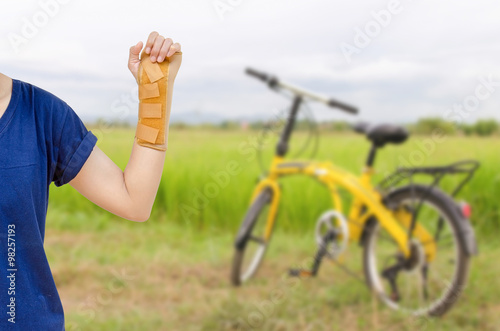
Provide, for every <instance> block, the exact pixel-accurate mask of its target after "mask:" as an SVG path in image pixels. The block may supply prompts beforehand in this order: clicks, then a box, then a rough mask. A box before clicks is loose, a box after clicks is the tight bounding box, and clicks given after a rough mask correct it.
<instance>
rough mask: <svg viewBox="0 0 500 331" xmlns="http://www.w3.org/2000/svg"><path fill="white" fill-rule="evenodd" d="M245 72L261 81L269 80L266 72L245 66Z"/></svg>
mask: <svg viewBox="0 0 500 331" xmlns="http://www.w3.org/2000/svg"><path fill="white" fill-rule="evenodd" d="M245 72H246V73H247V74H248V75H250V76H253V77H255V78H258V79H260V80H261V81H263V82H267V81H268V80H269V76H268V75H267V74H265V73H262V72H259V71H257V70H254V69H252V68H247V69H246V70H245Z"/></svg>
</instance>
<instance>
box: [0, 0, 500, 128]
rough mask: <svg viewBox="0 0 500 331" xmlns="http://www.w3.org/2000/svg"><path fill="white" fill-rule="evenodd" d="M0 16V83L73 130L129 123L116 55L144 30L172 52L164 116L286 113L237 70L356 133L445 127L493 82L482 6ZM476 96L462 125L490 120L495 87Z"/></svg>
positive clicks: (490, 13)
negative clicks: (77, 124)
mask: <svg viewBox="0 0 500 331" xmlns="http://www.w3.org/2000/svg"><path fill="white" fill-rule="evenodd" d="M2 5H3V8H2V10H1V11H0V28H1V36H0V72H2V73H4V74H7V75H9V76H11V77H13V78H16V79H20V80H24V81H27V82H30V83H32V84H35V85H37V86H39V87H41V88H44V89H46V90H48V91H50V92H52V93H54V94H55V95H57V96H59V97H60V98H62V99H63V100H65V101H66V102H67V103H68V104H70V106H72V108H73V109H74V110H75V111H76V112H77V113H78V114H79V115H80V117H81V118H82V119H84V120H85V119H89V118H93V117H95V116H104V117H110V116H116V117H121V116H124V115H123V114H124V113H126V110H127V109H129V110H130V111H129V112H128V116H137V115H136V112H137V108H136V106H135V104H134V103H132V104H130V105H128V104H127V100H129V99H130V98H131V97H132V96H134V97H135V93H134V86H135V81H134V79H133V77H132V75H131V74H130V72H129V71H128V69H127V59H128V49H129V47H130V46H131V45H133V44H135V43H136V42H138V41H139V40H143V41H144V40H145V39H146V37H147V36H148V34H149V32H150V31H152V30H157V31H159V32H160V33H161V34H163V35H165V36H169V37H171V38H173V39H174V41H177V42H179V43H181V44H182V48H183V64H182V67H181V69H180V72H179V74H178V76H177V80H176V90H175V95H174V108H173V111H174V113H176V114H183V113H190V112H193V111H196V112H198V113H199V114H214V115H219V116H224V117H230V118H238V117H250V116H254V115H261V114H262V115H264V114H266V113H270V112H271V111H272V110H273V109H275V108H276V107H283V106H285V105H286V104H287V101H286V99H283V98H282V97H281V96H280V95H278V94H275V93H273V92H271V91H270V90H268V89H267V88H266V87H265V86H264V85H263V84H261V83H260V82H258V81H256V80H254V79H251V78H250V77H248V76H246V75H244V74H243V71H244V68H245V67H247V66H251V67H254V68H257V69H260V70H262V71H265V72H270V73H273V74H275V75H277V76H278V77H280V78H282V79H284V80H287V81H290V82H292V83H294V84H296V85H300V86H303V87H306V88H308V89H310V90H314V91H318V92H321V93H323V94H326V95H330V96H332V97H335V98H337V99H339V100H343V101H345V102H348V103H351V104H354V105H356V106H359V107H360V109H361V115H359V118H360V119H365V120H373V121H379V122H381V121H396V122H406V121H411V120H414V119H416V118H418V117H421V116H439V117H444V116H445V114H446V111H447V110H449V109H452V107H453V105H455V104H458V105H463V103H464V100H465V99H466V98H468V97H469V101H470V97H472V98H473V97H474V95H475V93H476V88H477V86H478V84H480V79H481V78H482V77H483V79H485V80H487V79H488V77H490V78H489V79H491V80H493V81H494V82H500V66H499V58H500V43H499V38H500V19H499V18H500V2H498V1H494V0H476V1H470V0H443V1H427V0H413V1H411V0H401V1H397V0H391V1H387V0H363V1H362V0H352V1H332V0H309V1H293V0H286V1H285V0H272V1H270V0H217V1H214V0H190V1H186V0H185V1H180V0H178V1H168V0H163V1H137V0H135V1H131V0H121V1H113V2H111V1H102V0H101V1H95V0H85V1H83V0H41V1H31V0H25V1H18V0H3V1H2ZM381 11H382V12H381ZM374 12H375V13H379V14H377V15H374V14H373V13H374ZM387 13H390V16H388V15H387ZM377 16H378V21H379V22H377ZM33 27H35V29H33ZM367 29H368V31H367ZM359 31H362V32H361V33H362V34H363V35H365V34H366V33H367V32H368V35H366V36H360V32H359ZM370 35H371V36H370ZM361 42H364V44H366V45H363V44H360V43H361ZM354 47H356V49H354ZM342 48H344V49H349V50H350V51H351V52H352V53H351V56H349V57H346V56H345V54H344V53H343V51H342ZM353 50H355V52H354V51H353ZM490 85H491V84H490ZM493 85H494V84H493ZM489 88H490V92H491V93H489V96H488V97H482V98H481V99H483V100H480V102H479V104H478V105H477V107H476V106H475V108H474V110H473V111H470V112H469V113H468V114H470V116H466V117H467V120H475V119H476V118H478V117H495V118H497V119H500V86H496V87H495V86H493V87H492V86H489ZM497 90H498V91H497ZM484 91H486V90H484V88H483V91H482V92H484ZM484 94H485V93H483V96H484ZM313 109H314V110H315V114H316V116H317V117H320V118H328V119H334V118H337V119H348V118H349V116H345V115H342V114H341V113H340V112H334V111H331V110H330V109H329V108H326V107H325V106H322V105H316V106H314V107H313ZM464 117H465V116H464Z"/></svg>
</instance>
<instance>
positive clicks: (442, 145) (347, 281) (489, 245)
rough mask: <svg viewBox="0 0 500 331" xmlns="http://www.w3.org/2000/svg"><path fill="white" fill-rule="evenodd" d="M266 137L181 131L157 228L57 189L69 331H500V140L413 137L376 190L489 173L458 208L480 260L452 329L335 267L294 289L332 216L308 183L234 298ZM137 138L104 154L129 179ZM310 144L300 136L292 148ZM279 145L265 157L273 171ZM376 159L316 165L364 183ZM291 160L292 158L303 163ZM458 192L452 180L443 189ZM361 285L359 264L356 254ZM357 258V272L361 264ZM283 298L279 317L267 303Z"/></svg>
mask: <svg viewBox="0 0 500 331" xmlns="http://www.w3.org/2000/svg"><path fill="white" fill-rule="evenodd" d="M259 135H261V133H259V132H255V131H246V132H231V131H227V132H226V131H195V130H184V131H172V132H171V133H170V137H169V151H168V152H167V158H166V166H165V171H164V174H163V178H162V183H161V185H160V190H159V193H158V196H157V199H156V202H155V205H154V210H153V214H152V216H151V218H150V220H149V221H148V222H146V223H134V222H130V221H127V220H124V219H121V218H119V217H116V216H114V215H112V214H110V213H108V212H107V211H105V210H102V209H100V208H99V207H97V206H95V205H93V204H92V203H91V202H89V201H87V200H86V199H85V198H84V197H82V196H80V195H79V194H78V192H76V191H75V190H74V189H73V188H71V187H70V186H69V185H66V186H63V187H61V188H56V187H54V186H52V187H51V191H50V203H49V212H48V216H47V233H46V250H47V254H48V257H49V261H50V264H51V267H52V270H53V272H54V277H55V280H56V284H57V286H58V289H59V291H60V294H61V298H62V300H63V304H64V308H65V312H66V320H67V328H68V330H72V329H73V330H238V329H245V328H246V329H254V330H362V329H363V330H364V329H367V328H368V329H370V330H456V329H460V330H478V329H479V330H497V329H498V328H499V325H500V318H499V317H498V316H500V315H499V312H500V299H498V298H497V296H498V293H500V283H498V281H497V279H498V274H499V272H500V269H499V267H498V266H497V265H496V263H495V261H496V259H495V258H494V257H496V255H497V254H499V253H500V247H499V245H498V244H497V242H498V241H497V240H496V237H497V236H496V233H497V231H498V228H499V225H500V214H499V213H500V211H499V210H500V209H498V207H497V202H496V198H497V197H499V196H500V175H499V174H498V172H497V169H499V168H500V158H499V157H498V155H499V154H498V152H499V150H500V139H498V138H463V137H448V138H446V139H444V141H440V142H436V141H432V140H430V139H431V138H429V137H414V138H412V139H411V140H410V141H409V142H408V143H407V144H405V145H402V146H388V147H386V148H384V149H383V150H381V152H380V154H379V157H378V160H377V166H376V168H377V170H378V171H379V174H378V175H377V177H376V179H377V180H379V179H381V178H382V177H383V175H384V174H387V173H388V171H390V170H391V169H394V167H396V166H398V165H404V163H407V162H410V163H413V164H414V165H430V164H446V163H450V162H453V161H457V160H459V159H470V158H472V159H478V160H479V161H481V163H482V166H481V168H480V170H479V171H478V173H477V174H476V176H475V177H474V179H473V181H472V182H471V183H470V184H469V185H468V186H467V187H466V188H465V189H464V191H463V193H462V194H461V195H460V196H459V199H463V200H467V201H468V202H470V203H471V205H472V206H473V223H474V225H475V228H476V231H477V237H478V241H479V246H480V250H481V254H480V256H478V257H477V258H475V259H474V261H473V264H472V272H471V276H470V281H469V284H468V287H467V288H466V289H465V293H464V294H463V296H462V297H461V299H460V301H459V304H458V305H457V306H456V307H454V308H453V309H452V310H451V311H450V313H449V314H448V315H446V316H445V317H444V318H443V319H439V320H430V319H422V318H421V319H414V318H410V317H408V316H401V315H398V314H396V313H394V312H392V311H390V310H388V309H387V308H385V307H383V306H382V305H381V304H380V303H378V302H377V301H376V300H373V299H372V298H371V296H370V293H369V292H368V291H367V289H366V287H365V286H364V285H363V284H362V283H360V282H359V281H358V280H356V279H353V278H351V277H349V276H347V275H346V274H345V273H343V271H342V270H340V269H339V268H337V267H335V266H334V265H332V264H330V265H325V266H324V267H323V268H322V270H321V271H320V275H319V277H318V278H317V279H310V280H295V282H292V281H290V280H289V279H287V278H285V277H283V276H284V275H285V273H286V271H287V269H288V268H289V267H291V266H294V265H297V264H300V263H301V262H302V261H304V260H305V259H306V258H308V257H310V256H311V255H312V254H313V253H314V250H315V246H314V245H315V244H314V238H313V227H314V224H315V222H316V219H317V217H318V216H319V215H320V214H321V213H322V212H323V211H325V210H327V209H329V208H331V207H330V205H329V197H328V195H327V192H326V190H325V189H324V188H323V187H322V186H319V185H317V184H316V183H315V182H314V181H313V180H311V179H308V178H290V179H287V180H285V181H283V183H282V184H283V192H284V193H283V200H282V204H281V208H282V209H281V211H282V212H281V214H280V218H279V219H278V226H277V230H276V235H275V237H274V238H273V242H272V245H271V248H270V250H269V255H268V256H267V259H266V261H265V263H264V264H263V266H262V269H261V270H260V273H259V275H258V277H257V278H256V279H255V281H254V282H253V283H252V284H249V285H248V286H246V287H243V288H241V289H233V288H231V287H230V285H229V281H228V279H229V268H230V262H231V257H232V240H233V236H234V233H235V231H236V230H237V228H238V226H239V223H240V221H241V218H242V216H243V214H244V212H245V210H246V208H247V206H248V202H249V201H248V200H249V198H250V194H251V191H252V188H253V186H254V185H255V183H256V180H257V178H258V176H259V175H260V170H259V166H258V163H257V158H256V156H255V152H256V148H255V147H253V146H254V143H255V140H256V139H257V138H258V137H259ZM133 136H134V132H133V131H132V130H125V129H109V130H108V131H105V132H104V133H103V134H102V135H100V136H99V144H98V146H99V147H100V148H101V149H102V150H104V152H105V153H106V154H108V155H109V157H110V158H111V159H112V160H113V161H115V163H117V164H118V166H120V168H122V169H124V167H125V165H126V163H127V161H128V158H129V156H130V149H131V146H132V141H133ZM305 139H306V138H305V137H304V135H303V134H298V135H297V136H296V137H295V139H294V142H295V143H296V145H297V144H299V143H300V142H303V141H304V140H305ZM273 140H274V139H273V138H271V139H269V143H268V144H266V148H265V151H264V155H265V159H269V157H270V155H272V152H273V150H274V146H273ZM368 148H369V145H368V143H367V142H366V141H365V139H364V138H363V137H360V136H356V135H345V134H344V135H335V134H323V135H322V137H321V143H320V148H319V150H318V154H317V158H319V159H324V160H330V161H333V162H335V163H336V164H337V165H339V166H342V167H344V168H346V169H348V170H351V171H353V172H355V173H358V172H359V171H360V170H361V168H362V165H363V162H364V160H365V158H366V154H367V152H368ZM293 153H294V151H293V150H292V153H291V154H293ZM454 183H456V181H455V180H453V179H449V180H447V181H446V182H445V183H444V188H445V189H449V188H450V187H452V185H453V184H454ZM348 257H349V259H348V260H349V264H350V266H351V267H352V268H353V270H355V271H356V272H357V273H358V274H359V273H361V269H360V261H361V251H360V249H359V248H358V247H357V245H351V247H350V248H349V253H348ZM350 257H352V258H350ZM273 293H274V294H276V293H281V294H282V295H281V298H282V300H280V302H279V303H277V304H273V303H271V304H270V302H271V301H270V298H271V296H272V295H274V294H273Z"/></svg>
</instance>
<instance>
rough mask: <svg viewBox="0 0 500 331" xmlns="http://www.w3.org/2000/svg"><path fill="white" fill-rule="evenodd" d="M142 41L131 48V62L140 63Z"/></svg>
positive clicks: (129, 56)
mask: <svg viewBox="0 0 500 331" xmlns="http://www.w3.org/2000/svg"><path fill="white" fill-rule="evenodd" d="M141 49H142V41H139V42H138V43H137V44H136V45H135V46H132V47H130V52H129V55H128V60H129V62H136V61H139V54H141Z"/></svg>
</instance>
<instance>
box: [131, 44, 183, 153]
mask: <svg viewBox="0 0 500 331" xmlns="http://www.w3.org/2000/svg"><path fill="white" fill-rule="evenodd" d="M181 62H182V52H177V53H175V54H174V55H172V56H171V57H170V58H165V60H164V61H163V62H162V63H158V62H155V63H153V62H151V60H150V59H149V55H148V54H146V53H145V52H142V54H141V63H140V65H139V72H138V78H137V83H138V84H139V121H138V123H137V130H136V132H135V137H136V138H137V143H138V144H139V145H141V146H144V147H149V148H153V149H156V150H160V151H165V150H167V146H168V124H169V121H170V109H171V107H172V94H173V90H174V80H175V77H176V76H177V72H178V71H179V67H180V66H181Z"/></svg>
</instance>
